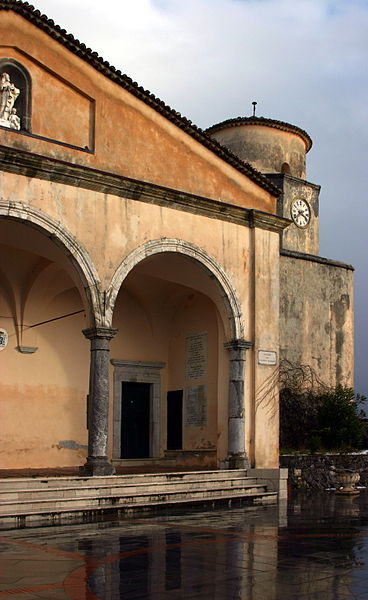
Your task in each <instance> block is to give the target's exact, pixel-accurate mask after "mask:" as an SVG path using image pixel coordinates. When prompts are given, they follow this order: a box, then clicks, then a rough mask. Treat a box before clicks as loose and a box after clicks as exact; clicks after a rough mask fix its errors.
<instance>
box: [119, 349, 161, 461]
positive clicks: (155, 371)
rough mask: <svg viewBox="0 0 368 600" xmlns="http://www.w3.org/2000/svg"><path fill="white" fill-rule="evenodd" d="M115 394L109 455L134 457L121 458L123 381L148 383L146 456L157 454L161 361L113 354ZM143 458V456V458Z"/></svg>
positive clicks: (158, 450)
mask: <svg viewBox="0 0 368 600" xmlns="http://www.w3.org/2000/svg"><path fill="white" fill-rule="evenodd" d="M110 362H111V364H112V365H113V366H114V398H113V440H112V455H113V459H117V460H136V459H129V458H127V459H122V458H121V419H122V410H121V409H122V385H121V384H122V382H124V381H125V382H129V381H130V382H133V383H150V384H152V385H151V394H150V424H149V458H159V456H160V437H161V436H160V415H161V373H160V371H161V369H163V368H164V367H165V366H166V363H164V362H144V361H139V360H124V359H118V358H113V359H111V361H110ZM142 460H144V459H142Z"/></svg>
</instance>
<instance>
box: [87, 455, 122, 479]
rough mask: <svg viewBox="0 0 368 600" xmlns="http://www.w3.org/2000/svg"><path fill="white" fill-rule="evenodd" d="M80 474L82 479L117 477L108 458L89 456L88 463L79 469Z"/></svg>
mask: <svg viewBox="0 0 368 600" xmlns="http://www.w3.org/2000/svg"><path fill="white" fill-rule="evenodd" d="M79 473H80V475H81V476H82V477H95V476H103V475H115V473H116V471H115V468H114V467H113V466H112V464H110V463H109V461H108V460H107V457H106V456H88V457H87V462H86V463H85V464H84V465H83V466H82V467H79Z"/></svg>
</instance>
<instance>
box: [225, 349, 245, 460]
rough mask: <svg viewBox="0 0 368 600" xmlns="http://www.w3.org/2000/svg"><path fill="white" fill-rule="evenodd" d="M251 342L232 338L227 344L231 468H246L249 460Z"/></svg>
mask: <svg viewBox="0 0 368 600" xmlns="http://www.w3.org/2000/svg"><path fill="white" fill-rule="evenodd" d="M251 347H252V343H251V342H247V341H245V340H232V341H231V342H228V343H226V344H225V348H227V350H229V353H230V369H229V424H228V436H229V439H228V450H229V458H228V460H229V469H245V468H247V467H249V461H248V458H247V455H246V452H245V404H244V363H245V351H246V350H247V349H248V348H251Z"/></svg>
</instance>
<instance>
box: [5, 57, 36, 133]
mask: <svg viewBox="0 0 368 600" xmlns="http://www.w3.org/2000/svg"><path fill="white" fill-rule="evenodd" d="M4 73H7V74H8V75H9V79H10V82H11V83H12V84H13V85H14V86H15V87H16V88H17V89H18V90H19V91H20V94H19V95H18V97H17V99H16V100H15V103H14V108H15V109H16V114H17V115H18V117H19V118H20V130H21V131H28V132H31V131H32V124H31V121H32V79H31V76H30V74H29V72H28V70H27V69H26V68H25V67H24V66H23V65H22V64H21V63H20V62H18V61H17V60H15V59H13V58H2V59H0V79H1V76H2V74H4Z"/></svg>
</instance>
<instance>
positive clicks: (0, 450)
mask: <svg viewBox="0 0 368 600" xmlns="http://www.w3.org/2000/svg"><path fill="white" fill-rule="evenodd" d="M0 252H1V265H0V275H1V277H0V315H1V316H0V327H3V328H5V329H6V330H7V331H8V334H9V342H8V345H7V347H6V348H5V349H4V350H2V352H1V354H0V361H1V373H2V376H1V395H0V413H1V426H0V429H1V440H0V464H1V468H3V469H7V468H10V469H16V468H27V467H36V468H37V467H59V466H70V465H78V464H83V462H84V460H85V456H86V450H87V447H86V443H87V432H86V427H85V424H86V410H85V409H86V394H87V391H88V371H89V352H88V344H87V342H86V341H85V340H84V338H83V336H82V335H81V330H82V329H83V327H85V322H86V319H85V314H84V312H83V305H82V303H81V298H80V296H79V294H78V291H77V289H76V288H75V287H74V284H73V282H72V280H71V279H70V277H69V276H68V275H67V273H66V272H65V271H64V270H63V269H62V268H61V267H58V266H57V265H56V264H55V263H51V262H49V261H46V260H45V259H43V258H42V257H41V256H39V255H36V254H33V253H30V252H26V251H25V250H19V249H16V248H12V247H10V246H5V245H1V248H0ZM79 310H82V312H81V313H80V314H76V315H73V316H69V317H66V318H63V319H60V320H57V321H51V322H48V323H43V324H40V325H38V326H36V327H30V326H32V325H37V323H42V322H43V321H48V320H50V319H54V318H55V317H60V316H62V315H66V314H69V313H72V312H76V311H79ZM19 346H20V347H21V348H24V347H26V348H28V349H29V348H34V349H35V352H33V353H28V352H27V351H26V350H24V352H23V351H22V352H21V351H19V349H18V347H19Z"/></svg>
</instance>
